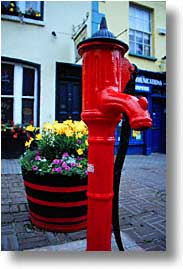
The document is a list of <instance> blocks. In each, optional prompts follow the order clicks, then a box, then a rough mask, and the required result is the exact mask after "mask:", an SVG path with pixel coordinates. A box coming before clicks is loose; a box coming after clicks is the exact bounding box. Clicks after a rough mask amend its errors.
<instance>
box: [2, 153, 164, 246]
mask: <svg viewBox="0 0 183 269" xmlns="http://www.w3.org/2000/svg"><path fill="white" fill-rule="evenodd" d="M1 165H2V167H1V169H2V180H1V187H2V195H1V197H2V198H1V199H2V207H1V212H2V216H1V222H2V225H1V234H2V236H1V241H2V246H1V249H2V250H36V251H69V250H70V251H84V250H85V247H86V240H85V238H86V230H83V231H79V232H74V233H52V232H47V231H43V230H40V229H38V228H36V227H35V226H32V224H31V222H30V219H29V214H28V206H27V201H26V198H25V192H24V186H23V182H22V176H21V174H20V173H21V170H20V166H19V163H18V160H2V162H1ZM120 226H121V231H122V239H123V242H124V245H125V249H126V250H129V251H164V250H166V156H165V155H164V154H152V155H150V156H141V155H133V156H130V155H128V156H127V157H126V161H125V166H124V170H123V173H122V180H121V186H120ZM112 247H113V251H118V250H117V247H116V245H115V242H114V240H112Z"/></svg>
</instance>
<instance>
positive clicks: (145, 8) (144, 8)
mask: <svg viewBox="0 0 183 269" xmlns="http://www.w3.org/2000/svg"><path fill="white" fill-rule="evenodd" d="M130 8H136V9H138V10H143V11H145V10H147V11H148V12H149V14H150V20H149V23H150V31H144V30H143V31H142V30H141V29H136V28H133V27H131V26H130V19H131V17H132V16H130V15H129V44H130V30H132V31H133V32H134V39H135V40H134V41H132V42H133V43H134V46H135V52H134V51H131V48H130V51H129V52H130V53H132V54H136V55H139V56H142V57H152V52H153V50H152V12H151V9H150V8H147V7H141V6H140V5H136V4H132V3H130V5H129V12H130ZM133 18H138V17H133ZM138 32H139V33H142V36H143V37H142V43H139V42H136V33H138ZM144 34H147V35H148V36H150V44H149V45H147V46H149V47H150V55H146V54H144V46H145V45H146V44H144ZM136 44H141V45H142V54H138V53H136Z"/></svg>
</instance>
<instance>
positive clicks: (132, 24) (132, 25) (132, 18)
mask: <svg viewBox="0 0 183 269" xmlns="http://www.w3.org/2000/svg"><path fill="white" fill-rule="evenodd" d="M135 27H136V21H135V18H134V17H130V28H132V29H135Z"/></svg>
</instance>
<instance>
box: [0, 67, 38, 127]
mask: <svg viewBox="0 0 183 269" xmlns="http://www.w3.org/2000/svg"><path fill="white" fill-rule="evenodd" d="M1 88H2V90H1V117H2V122H3V123H10V122H11V121H14V122H15V123H16V124H20V123H21V124H26V123H29V122H30V121H33V123H34V124H35V125H37V69H36V68H33V67H29V66H24V65H22V64H12V63H2V65H1Z"/></svg>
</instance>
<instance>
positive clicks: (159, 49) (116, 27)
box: [99, 1, 166, 72]
mask: <svg viewBox="0 0 183 269" xmlns="http://www.w3.org/2000/svg"><path fill="white" fill-rule="evenodd" d="M133 2H134V3H136V4H139V5H142V6H145V7H148V8H151V9H152V26H153V28H152V40H153V55H152V56H154V57H155V58H157V61H155V62H154V61H150V60H147V59H144V58H139V57H134V56H130V55H128V54H127V55H126V56H127V58H129V60H130V61H131V62H132V63H135V64H136V65H137V66H138V68H140V69H144V70H150V71H155V72H162V71H166V65H165V61H163V60H161V58H162V57H164V56H166V35H165V36H162V35H159V34H158V32H157V30H158V28H164V29H166V2H165V1H133ZM99 12H102V13H104V14H106V19H107V24H108V29H109V30H110V31H111V32H112V33H113V34H114V35H115V36H116V35H118V34H119V33H120V32H122V31H123V30H125V29H127V31H126V32H124V33H123V34H122V35H120V36H119V37H118V39H121V40H123V41H124V42H126V43H127V44H129V38H128V29H129V1H101V2H100V3H99Z"/></svg>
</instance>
